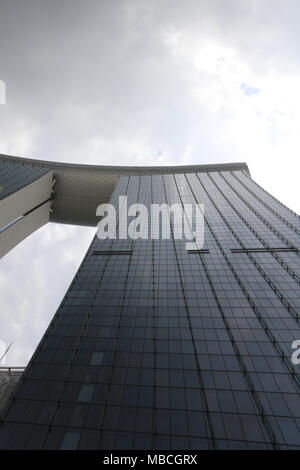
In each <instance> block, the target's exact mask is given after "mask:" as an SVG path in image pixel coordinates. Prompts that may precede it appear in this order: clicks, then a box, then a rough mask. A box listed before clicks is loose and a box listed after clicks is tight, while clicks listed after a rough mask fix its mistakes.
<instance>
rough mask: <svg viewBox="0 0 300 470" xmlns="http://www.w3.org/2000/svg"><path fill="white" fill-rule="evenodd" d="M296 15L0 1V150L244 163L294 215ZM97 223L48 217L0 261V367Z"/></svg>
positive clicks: (23, 358)
mask: <svg viewBox="0 0 300 470" xmlns="http://www.w3.org/2000/svg"><path fill="white" fill-rule="evenodd" d="M299 17H300V2H299V1H298V0H184V1H183V0H85V1H84V2H83V1H81V0H47V1H45V0H26V2H24V1H22V0H0V80H2V81H3V82H5V85H6V104H0V153H4V154H9V155H16V156H25V157H29V158H37V159H45V160H51V161H62V162H73V163H87V164H98V165H101V164H104V165H105V164H106V165H107V164H109V165H111V164H120V165H122V164H123V165H171V164H172V165H173V164H178V165H188V164H201V163H218V162H239V161H245V162H246V163H247V164H248V166H249V169H250V172H251V175H252V177H253V178H254V179H255V180H256V181H257V182H258V183H259V184H261V185H262V186H263V187H264V188H265V189H267V190H268V191H269V192H271V193H272V194H273V195H274V196H276V197H277V198H278V199H280V200H281V201H282V202H284V203H285V204H286V205H288V206H289V207H290V208H291V209H293V210H294V211H296V212H298V213H300V198H299V190H298V187H299V182H298V180H299V170H300V158H299V155H300V141H299V126H300V59H299V58H300V28H299ZM0 101H1V100H0ZM94 233H95V229H94V228H86V227H76V226H70V225H69V226H67V225H59V224H52V223H49V224H47V225H46V226H44V227H42V228H41V229H39V230H38V231H37V232H35V233H34V234H33V235H31V236H30V237H28V238H27V239H26V240H25V241H23V242H22V243H21V244H20V245H19V246H17V247H16V248H15V249H14V250H12V251H11V252H10V253H9V254H7V255H6V256H5V257H4V258H3V259H2V260H1V261H0V343H1V341H2V342H3V343H5V344H6V345H7V346H8V345H9V344H10V343H11V342H13V345H12V347H11V348H10V350H9V352H8V353H7V356H6V365H11V366H23V365H26V364H27V362H28V360H29V359H30V357H31V355H32V353H33V351H34V349H35V348H36V346H37V344H38V342H39V340H40V338H41V336H42V334H43V333H44V331H45V329H46V328H47V326H48V324H49V322H50V320H51V318H52V317H53V315H54V313H55V311H56V309H57V307H58V305H59V304H60V302H61V300H62V298H63V295H64V293H65V291H66V289H67V288H68V286H69V284H70V282H71V281H72V278H73V277H74V275H75V273H76V271H77V268H78V266H79V264H80V262H81V260H82V258H83V256H84V254H85V252H86V249H87V248H88V246H89V244H90V242H91V240H92V237H93V235H94Z"/></svg>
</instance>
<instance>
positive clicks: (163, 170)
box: [0, 154, 250, 226]
mask: <svg viewBox="0 0 300 470" xmlns="http://www.w3.org/2000/svg"><path fill="white" fill-rule="evenodd" d="M1 161H6V162H7V161H8V162H12V163H18V164H23V165H31V166H38V167H42V168H49V169H52V170H53V173H54V179H55V185H54V195H53V206H52V209H53V211H52V212H51V214H50V222H57V223H63V224H72V225H85V226H96V225H97V223H98V221H99V218H97V217H96V208H97V206H98V205H99V204H102V203H105V202H108V201H109V199H110V196H111V193H112V191H113V188H114V186H115V184H116V182H117V180H118V178H119V177H120V176H138V175H154V174H170V173H194V172H215V171H240V170H244V171H246V172H247V173H248V174H249V175H250V171H249V168H248V166H247V164H246V163H244V162H237V163H216V164H202V165H175V166H118V165H116V166H108V165H86V164H78V163H63V162H52V161H47V160H36V159H33V158H23V157H15V156H11V155H3V154H0V162H1Z"/></svg>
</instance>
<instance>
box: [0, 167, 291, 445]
mask: <svg viewBox="0 0 300 470" xmlns="http://www.w3.org/2000/svg"><path fill="white" fill-rule="evenodd" d="M124 195H127V197H128V205H130V204H133V203H136V202H140V203H143V204H145V205H146V206H149V207H150V204H152V203H158V204H162V203H167V204H170V205H171V204H174V203H177V204H181V205H182V204H186V203H192V204H195V203H202V204H204V215H205V224H204V229H205V235H204V246H203V249H202V250H201V251H200V252H197V251H194V252H188V251H187V250H186V249H185V243H186V240H177V239H175V237H174V236H173V234H174V230H175V227H174V223H175V222H174V221H173V222H172V227H171V228H172V230H171V235H172V236H171V238H170V239H169V240H162V239H160V240H151V239H148V240H141V239H136V240H132V239H126V240H119V239H117V240H99V239H98V238H97V237H96V236H95V238H94V240H93V241H92V243H91V246H90V248H89V249H88V252H87V254H86V256H85V258H84V260H83V262H82V264H81V266H80V268H79V270H78V272H77V274H76V276H75V278H74V280H73V282H72V283H71V286H70V288H69V290H68V292H67V293H66V295H65V297H64V299H63V301H62V303H61V305H60V307H59V308H58V311H57V312H56V314H55V316H54V318H53V320H52V322H51V323H50V325H49V327H48V329H47V331H46V333H45V335H44V337H43V338H42V340H41V342H40V344H39V346H38V348H37V350H36V352H35V353H34V355H33V357H32V359H31V361H30V363H29V365H28V367H27V369H26V371H25V373H24V376H23V379H22V381H20V383H19V384H18V386H17V387H16V390H15V392H14V394H13V396H12V397H11V398H10V402H9V404H8V405H7V407H6V410H5V413H4V416H3V421H2V424H1V427H0V448H1V449H106V450H107V449H111V450H113V449H128V450H132V449H161V450H168V449H171V450H175V449H300V396H299V387H300V377H299V371H300V365H295V364H293V362H292V360H291V356H292V353H293V350H292V348H291V345H292V343H293V341H294V340H300V328H299V314H300V289H299V284H300V263H299V249H300V238H299V234H300V223H299V216H298V215H296V214H295V213H293V212H292V211H291V210H289V209H288V208H286V207H285V206H284V205H282V204H281V203H280V202H279V201H277V200H275V199H274V198H273V197H272V196H270V195H269V194H268V193H266V192H265V191H264V190H263V189H262V188H260V187H259V186H258V185H257V184H256V183H255V182H254V181H253V180H252V179H251V178H250V177H249V176H248V175H247V174H246V172H244V171H223V172H207V173H189V174H188V173H186V174H164V175H148V176H126V177H120V178H119V180H118V182H117V184H116V186H115V189H114V192H113V194H112V196H111V203H113V204H115V205H116V206H117V204H118V198H119V196H124Z"/></svg>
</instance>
